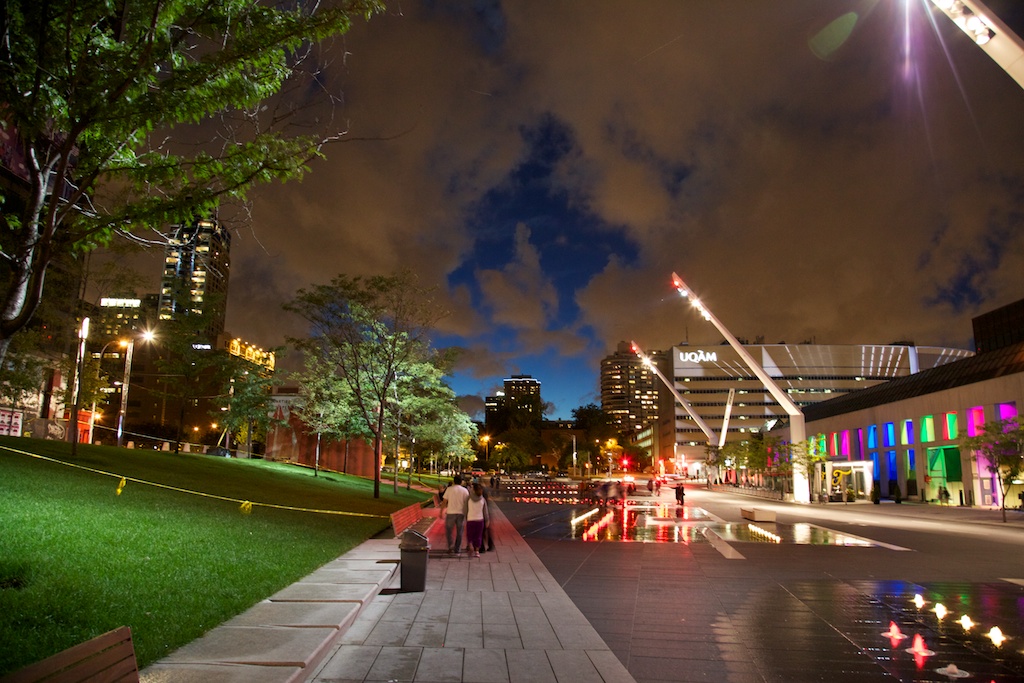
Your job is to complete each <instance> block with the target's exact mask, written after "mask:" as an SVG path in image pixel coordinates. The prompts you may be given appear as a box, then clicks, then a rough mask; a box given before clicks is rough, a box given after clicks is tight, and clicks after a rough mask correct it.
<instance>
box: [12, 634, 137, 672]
mask: <svg viewBox="0 0 1024 683" xmlns="http://www.w3.org/2000/svg"><path fill="white" fill-rule="evenodd" d="M2 681H3V683H39V682H45V683H79V682H80V681H106V682H109V683H138V681H139V666H138V663H137V662H136V661H135V645H134V644H133V643H132V630H131V629H130V628H128V627H127V626H122V627H121V628H118V629H114V630H113V631H108V632H107V633H104V634H103V635H101V636H96V637H95V638H93V639H92V640H87V641H85V642H84V643H81V644H80V645H75V646H74V647H71V648H68V649H67V650H64V651H63V652H58V653H57V654H55V655H54V656H52V657H48V658H47V659H44V660H42V661H39V662H36V663H35V664H30V665H28V666H26V667H25V668H24V669H22V670H21V671H16V672H14V673H13V674H11V675H10V676H7V677H5V678H3V679H2Z"/></svg>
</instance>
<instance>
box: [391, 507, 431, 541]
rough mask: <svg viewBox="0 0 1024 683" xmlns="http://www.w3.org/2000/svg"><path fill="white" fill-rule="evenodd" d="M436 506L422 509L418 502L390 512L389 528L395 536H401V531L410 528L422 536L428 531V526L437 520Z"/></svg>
mask: <svg viewBox="0 0 1024 683" xmlns="http://www.w3.org/2000/svg"><path fill="white" fill-rule="evenodd" d="M437 512H438V510H437V509H436V508H430V509H424V508H423V505H422V504H420V503H415V504H413V505H408V506H406V507H404V508H402V509H401V510H398V511H396V512H392V513H391V528H392V529H393V530H394V532H395V537H398V536H401V535H402V532H404V531H406V530H408V529H412V530H414V531H418V532H420V533H421V534H423V535H424V536H426V535H427V532H429V531H430V527H432V526H433V525H434V522H436V521H437V514H436V513H437ZM430 513H434V514H430Z"/></svg>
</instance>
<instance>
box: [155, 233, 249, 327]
mask: <svg viewBox="0 0 1024 683" xmlns="http://www.w3.org/2000/svg"><path fill="white" fill-rule="evenodd" d="M230 253H231V233H229V232H228V231H227V230H226V229H225V228H223V227H222V226H221V225H220V223H218V222H217V220H216V219H213V218H202V219H197V220H194V221H192V222H191V223H188V224H184V225H178V226H175V227H174V233H173V235H172V237H171V239H170V240H169V241H168V244H167V248H166V250H165V253H164V272H163V277H162V279H161V282H160V303H159V315H160V319H161V320H171V319H173V318H175V317H176V316H178V315H180V314H182V313H194V314H197V315H203V314H205V315H208V316H210V318H209V326H208V328H207V330H206V332H207V335H208V336H209V338H210V340H211V341H212V340H214V339H216V338H217V336H218V335H219V334H221V333H222V332H223V331H224V319H225V315H226V308H225V303H226V300H227V295H228V279H229V278H228V276H229V274H230V273H229V271H230V267H231V258H230Z"/></svg>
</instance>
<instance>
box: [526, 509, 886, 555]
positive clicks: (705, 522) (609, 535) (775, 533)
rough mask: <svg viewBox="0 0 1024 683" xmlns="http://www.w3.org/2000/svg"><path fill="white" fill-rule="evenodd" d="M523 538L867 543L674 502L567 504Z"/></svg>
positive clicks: (533, 523)
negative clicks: (738, 520)
mask: <svg viewBox="0 0 1024 683" xmlns="http://www.w3.org/2000/svg"><path fill="white" fill-rule="evenodd" d="M520 532H521V533H522V534H523V536H524V537H526V538H544V539H550V540H580V541H620V542H639V543H686V544H689V543H707V542H708V534H709V533H711V534H714V535H716V536H717V537H719V538H721V539H722V540H724V541H727V542H730V543H796V544H800V545H843V546H865V547H867V546H872V545H875V544H874V543H873V542H872V541H870V540H868V539H865V538H860V537H858V536H852V535H850V534H843V533H839V532H836V531H832V530H831V529H826V528H823V527H820V526H817V525H815V524H806V523H800V524H778V523H774V522H771V523H768V522H762V523H760V524H752V523H750V524H748V523H743V524H729V523H725V522H721V521H720V520H718V519H717V518H716V517H714V516H713V515H711V514H709V513H708V512H707V511H706V510H704V509H703V508H700V507H694V506H684V507H679V506H677V505H675V504H674V503H672V504H670V503H660V504H644V503H638V504H631V505H627V506H624V507H623V506H580V505H566V506H565V507H561V508H558V509H555V510H553V511H547V512H544V513H543V514H540V515H537V516H535V517H533V518H530V519H529V520H528V521H527V523H526V524H525V525H523V526H521V527H520Z"/></svg>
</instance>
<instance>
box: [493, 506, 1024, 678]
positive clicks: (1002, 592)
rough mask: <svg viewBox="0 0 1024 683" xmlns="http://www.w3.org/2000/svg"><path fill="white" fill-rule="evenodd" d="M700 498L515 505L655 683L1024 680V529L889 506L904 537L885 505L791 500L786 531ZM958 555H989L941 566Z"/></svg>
mask: <svg viewBox="0 0 1024 683" xmlns="http://www.w3.org/2000/svg"><path fill="white" fill-rule="evenodd" d="M694 493H695V494H696V495H688V496H687V506H686V507H685V508H684V509H683V510H681V511H680V510H676V509H674V508H675V506H673V505H671V504H670V503H667V505H668V507H671V508H673V510H672V511H671V512H669V513H668V514H666V507H665V506H664V505H662V503H663V502H665V501H659V503H658V504H657V505H653V506H652V505H650V501H643V500H638V501H635V503H634V505H630V506H627V508H626V509H627V512H626V513H623V511H622V508H621V507H619V508H610V509H605V508H600V506H598V511H597V512H594V513H589V511H590V510H591V509H593V508H592V507H588V506H581V505H566V504H562V505H553V504H549V505H544V504H523V503H512V502H503V503H502V509H503V510H504V511H505V514H506V515H507V516H508V517H509V519H510V520H511V521H512V522H513V524H514V525H515V526H516V528H517V529H518V530H519V531H520V533H522V534H523V536H524V538H526V539H527V542H528V543H529V545H530V547H531V548H533V549H534V551H535V552H536V554H537V556H538V557H539V558H540V560H541V561H542V562H544V564H545V566H547V568H548V569H549V571H550V572H551V574H552V576H554V577H555V579H556V580H557V581H558V582H559V583H560V584H561V585H562V587H563V588H564V589H565V591H566V593H567V594H568V595H569V597H570V598H571V599H572V600H573V602H574V603H575V604H576V606H577V607H579V609H580V610H581V611H582V612H583V614H584V615H585V616H586V617H587V619H588V620H589V621H590V623H591V624H592V625H593V626H594V628H595V629H596V630H597V632H598V633H599V634H600V635H601V636H602V638H603V639H604V640H605V642H606V643H608V645H609V647H610V648H611V649H612V651H613V652H615V654H616V656H618V658H619V659H620V661H622V663H623V664H624V665H625V666H626V668H627V669H628V670H629V672H630V673H631V674H632V675H633V677H634V678H635V679H636V680H637V681H640V682H641V683H644V682H647V681H652V682H653V681H683V682H685V681H724V682H733V683H746V682H748V681H750V682H758V683H763V682H765V681H796V682H799V681H839V682H842V681H897V680H898V681H944V682H948V681H954V680H966V681H994V682H997V683H1009V682H1011V681H1024V654H1022V649H1024V587H1022V585H1021V584H1022V583H1024V581H1022V580H1021V579H1022V577H1024V550H1022V545H1021V543H1020V542H1014V537H1015V536H1016V537H1017V538H1020V539H1024V530H1022V529H1021V526H1019V520H1015V525H1013V526H1011V525H1006V526H999V525H997V524H994V523H993V522H997V519H996V518H995V517H994V516H993V514H992V513H991V511H984V512H987V513H989V514H988V515H987V516H983V515H980V514H978V513H975V512H971V511H966V510H965V511H959V510H957V511H954V510H923V511H919V510H913V509H912V508H911V506H906V507H905V508H900V509H899V510H896V509H895V506H892V507H890V508H888V509H887V510H885V511H886V512H890V513H894V514H895V515H896V516H899V515H906V516H908V519H907V520H906V524H907V525H908V528H909V529H910V531H902V530H900V529H898V528H883V527H882V526H881V524H880V525H879V526H878V527H877V528H876V527H875V526H874V525H873V518H872V517H871V516H872V515H873V514H876V513H878V512H879V508H877V507H876V506H857V505H850V506H842V508H841V509H840V508H838V507H833V508H830V509H822V508H817V507H815V506H786V505H785V504H780V503H775V504H772V505H771V507H772V509H773V510H776V511H778V513H779V519H780V521H779V522H778V523H772V522H758V523H750V522H746V521H744V520H741V519H738V517H739V509H740V507H739V506H740V505H750V504H755V505H757V506H759V507H760V506H762V505H766V504H764V503H761V502H754V503H751V502H750V501H749V500H747V501H744V500H742V499H739V498H738V497H737V498H736V500H738V501H739V502H735V501H734V500H732V499H730V497H728V496H720V495H719V494H715V493H711V492H704V491H695V492H694ZM669 495H671V492H669ZM726 501H728V502H726ZM609 512H611V513H613V517H612V518H611V519H610V520H609V521H607V522H605V523H603V524H602V523H601V520H603V519H606V518H607V515H608V514H609ZM588 513H589V514H588ZM787 513H788V514H787ZM918 513H920V514H922V515H924V516H925V517H926V518H925V519H920V520H919V519H916V518H912V519H911V518H909V516H912V515H914V514H918ZM941 513H945V514H946V515H947V517H946V518H942V517H941V516H940V517H935V515H939V514H941ZM582 515H588V516H587V517H586V518H584V519H579V518H580V517H581V516H582ZM800 517H804V518H809V519H808V520H807V521H802V520H801V519H800ZM573 520H576V521H575V522H573ZM843 520H845V521H843ZM897 523H903V520H897ZM961 523H963V524H964V527H963V529H964V531H963V536H962V537H959V538H958V537H957V536H956V533H957V525H959V524H961ZM986 525H990V526H986ZM591 529H596V532H594V533H589V530H591ZM752 529H761V530H762V531H763V533H762V532H760V531H753V530H752ZM854 530H855V531H854ZM941 533H946V534H952V536H950V540H948V541H947V540H944V539H943V537H942V536H941V535H937V534H941ZM713 539H717V540H718V542H717V543H716V542H712V541H713ZM894 541H895V542H894ZM944 544H952V545H954V546H958V547H961V548H962V549H965V550H966V549H968V548H969V549H971V550H972V551H973V552H976V553H977V554H975V555H974V556H973V557H972V556H971V555H970V554H967V555H964V554H959V555H957V556H956V557H955V560H954V561H943V562H942V566H941V567H936V566H935V564H936V558H937V557H942V556H943V554H942V548H943V546H944ZM988 551H990V552H988ZM981 553H985V555H982V554H981ZM990 554H991V555H995V557H988V555H990ZM972 560H974V561H972ZM993 574H994V576H993ZM1000 574H1001V575H1000ZM940 576H941V577H945V578H947V579H948V577H956V578H957V579H958V580H935V579H936V577H940ZM974 577H977V580H974ZM917 595H919V596H921V598H920V599H921V600H922V601H923V604H922V605H921V606H920V607H918V606H917V605H916V604H915V602H914V598H915V596H917ZM940 604H941V605H942V607H941V608H938V611H937V605H940ZM965 615H966V616H967V617H968V618H969V621H968V620H964V619H963V617H964V616H965ZM993 628H998V629H999V631H998V632H995V631H993V630H992V629H993ZM1000 633H1001V634H1003V635H1004V636H1005V637H1006V638H1007V640H1005V641H1003V642H999V639H998V635H999V634H1000ZM993 636H995V640H993ZM997 643H998V644H997Z"/></svg>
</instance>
